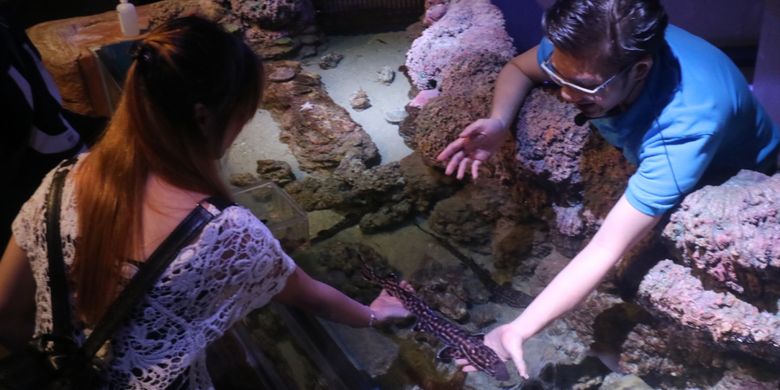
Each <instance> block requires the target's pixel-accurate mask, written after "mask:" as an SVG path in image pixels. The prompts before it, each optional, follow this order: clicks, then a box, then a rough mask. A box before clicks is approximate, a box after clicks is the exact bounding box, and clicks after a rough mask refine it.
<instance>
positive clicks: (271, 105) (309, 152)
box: [263, 65, 379, 173]
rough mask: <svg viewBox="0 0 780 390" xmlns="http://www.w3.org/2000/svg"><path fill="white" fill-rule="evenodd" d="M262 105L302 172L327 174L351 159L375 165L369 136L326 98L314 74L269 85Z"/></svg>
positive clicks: (374, 149) (375, 148) (317, 77)
mask: <svg viewBox="0 0 780 390" xmlns="http://www.w3.org/2000/svg"><path fill="white" fill-rule="evenodd" d="M286 66H287V65H286ZM263 105H264V107H265V108H267V109H268V110H270V111H271V115H272V116H273V117H274V119H276V120H277V121H278V122H279V124H280V126H281V129H282V131H281V134H280V137H279V138H280V139H281V140H282V142H285V143H287V144H288V145H289V147H290V151H291V152H292V154H293V155H294V156H295V157H296V159H297V160H298V162H299V166H300V169H301V170H303V171H305V172H309V173H314V172H329V171H332V170H334V169H335V168H336V167H337V166H338V165H339V164H341V162H342V161H344V160H351V159H357V160H359V161H361V162H362V163H363V164H365V165H366V166H368V167H370V166H373V165H374V164H376V163H377V162H379V151H378V150H377V147H376V145H375V144H374V143H373V141H371V137H369V136H368V134H367V133H366V132H365V131H364V130H363V128H362V127H360V125H358V124H357V123H355V121H354V120H352V118H351V117H350V115H349V113H348V112H347V110H346V109H344V108H343V107H341V106H339V105H338V104H336V103H335V102H334V101H333V99H331V98H330V96H328V94H327V92H326V91H325V90H324V88H323V86H322V82H321V79H320V77H319V75H317V74H314V73H310V72H306V71H301V72H300V73H298V74H297V76H296V77H295V78H294V79H292V80H290V81H288V82H285V83H270V84H269V85H268V86H267V88H266V91H265V93H264V94H263Z"/></svg>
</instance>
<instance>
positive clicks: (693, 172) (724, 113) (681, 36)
mask: <svg viewBox="0 0 780 390" xmlns="http://www.w3.org/2000/svg"><path fill="white" fill-rule="evenodd" d="M666 43H667V45H666V46H665V47H664V48H663V49H662V50H660V52H659V53H658V54H656V56H655V57H654V63H653V67H652V69H651V70H650V74H649V75H648V79H647V81H646V82H645V85H644V88H643V90H642V92H641V93H640V95H639V96H638V97H637V99H636V100H635V101H634V102H633V103H632V104H631V106H630V107H629V108H628V110H626V111H624V112H622V113H620V114H618V115H614V116H608V117H602V118H595V119H591V120H590V123H592V124H593V125H594V126H596V128H597V129H598V130H599V132H600V133H601V134H602V135H603V136H604V138H605V139H606V140H607V141H608V142H609V143H611V144H612V145H615V146H617V147H619V148H621V149H622V150H623V154H624V155H625V157H626V159H628V161H629V162H631V163H633V164H636V165H638V167H637V170H636V172H635V173H634V174H633V175H632V176H631V178H630V179H629V181H628V187H627V188H626V192H625V195H626V198H627V199H628V201H629V203H631V205H632V206H633V207H634V208H636V209H637V210H639V211H640V212H642V213H644V214H647V215H652V216H658V215H661V214H664V213H665V212H666V211H668V210H669V209H671V208H672V207H674V206H675V205H677V204H678V203H679V202H680V201H681V200H682V198H683V197H684V196H685V195H686V194H688V193H689V192H691V191H692V190H693V189H695V187H696V185H697V183H698V182H699V180H700V179H701V178H702V176H704V174H705V172H734V173H736V172H737V171H738V170H739V169H751V170H759V169H760V168H761V167H762V166H766V165H767V164H769V162H770V161H771V159H774V158H776V154H777V149H778V144H780V128H778V127H777V125H775V124H774V123H772V120H771V119H770V118H769V116H768V115H767V114H766V112H765V111H764V109H763V108H762V107H761V105H760V104H759V103H758V101H757V100H756V98H755V96H754V95H753V94H752V93H751V91H750V90H749V89H748V85H747V82H746V81H745V78H744V77H743V75H742V73H741V72H740V71H739V69H737V67H736V66H735V65H734V63H733V62H731V60H730V59H729V58H728V57H727V56H726V55H725V54H723V53H722V52H721V51H720V50H718V49H717V48H715V47H714V46H712V45H711V44H709V43H708V42H707V41H705V40H703V39H701V38H699V37H697V36H695V35H692V34H690V33H688V32H686V31H684V30H682V29H680V28H678V27H675V26H669V27H668V28H667V30H666ZM552 51H553V45H552V43H551V42H550V41H549V40H548V39H547V38H544V39H542V42H541V43H540V45H539V51H538V58H537V60H538V61H539V63H540V64H541V63H542V62H543V61H544V60H546V59H547V58H549V56H550V55H552Z"/></svg>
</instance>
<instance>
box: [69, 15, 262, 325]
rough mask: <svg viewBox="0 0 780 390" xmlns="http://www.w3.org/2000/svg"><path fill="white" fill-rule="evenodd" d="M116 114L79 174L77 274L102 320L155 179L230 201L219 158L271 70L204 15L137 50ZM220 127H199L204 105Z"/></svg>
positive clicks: (179, 22) (173, 25) (84, 309)
mask: <svg viewBox="0 0 780 390" xmlns="http://www.w3.org/2000/svg"><path fill="white" fill-rule="evenodd" d="M134 57H135V60H134V61H133V63H132V64H131V66H130V69H129V71H128V74H127V78H126V80H125V83H124V90H123V94H122V97H121V99H120V102H119V104H118V107H117V109H116V112H115V113H114V115H113V117H112V119H111V122H110V124H109V126H108V129H107V130H106V132H105V134H104V135H103V137H102V138H101V140H100V141H99V142H98V143H97V144H96V145H95V146H94V148H93V149H92V151H91V152H90V153H89V155H88V156H86V157H85V158H84V161H83V162H82V164H81V166H80V167H79V169H78V172H77V177H76V180H77V184H78V185H77V187H76V199H77V212H78V216H79V222H78V227H79V232H80V236H79V237H78V239H77V242H76V254H75V260H74V263H73V269H72V272H71V278H72V282H73V284H74V285H75V291H76V297H77V298H76V302H77V307H78V311H79V314H80V315H81V317H82V318H83V319H84V320H85V321H87V323H95V322H97V321H98V320H100V318H101V317H102V315H103V314H104V313H105V310H106V309H107V308H108V306H109V305H110V304H111V302H112V301H113V300H114V299H115V297H116V295H117V293H118V286H119V280H120V277H121V275H120V265H121V262H122V261H124V259H127V258H130V257H131V256H132V255H133V253H134V252H135V251H137V249H138V248H139V246H140V245H141V244H142V237H143V236H142V235H141V233H142V226H141V225H142V210H143V201H144V199H143V194H144V188H145V184H146V181H147V178H148V176H149V174H150V173H154V174H156V175H158V176H160V177H161V178H162V179H164V180H165V181H167V182H168V183H170V184H172V185H174V186H176V187H178V188H181V189H184V190H188V191H196V192H200V193H206V194H211V195H218V196H222V197H225V198H230V194H229V192H228V190H227V188H226V187H225V184H224V183H223V181H222V179H221V178H220V176H219V169H218V161H217V160H218V158H219V157H220V155H221V153H222V152H223V150H222V149H223V148H224V145H226V143H227V142H229V141H230V140H231V139H229V137H232V136H235V134H232V135H231V134H226V133H227V131H226V130H227V127H228V126H227V124H228V123H229V122H230V121H235V120H243V122H241V123H245V122H246V121H247V120H248V119H249V118H251V116H252V115H253V114H254V112H255V110H256V108H257V105H258V103H259V99H260V93H261V86H260V80H261V79H262V77H261V74H260V73H261V68H260V63H259V60H258V59H257V57H256V55H255V54H254V53H253V52H252V51H251V50H250V49H249V48H248V47H247V46H246V44H244V42H243V41H241V39H239V38H237V37H235V36H233V35H230V34H228V33H227V32H225V31H224V30H222V28H220V27H219V25H217V24H215V23H213V22H210V21H207V20H205V19H201V18H198V17H185V18H180V19H175V20H172V21H169V22H167V23H165V24H163V25H161V26H160V27H158V28H156V29H155V30H154V31H152V32H150V33H149V34H148V35H146V36H145V37H144V38H143V39H142V40H141V41H140V42H138V43H137V44H136V47H135V49H134ZM197 104H199V105H201V106H202V107H203V108H205V109H206V111H207V112H208V113H209V114H210V116H211V118H212V121H211V122H212V123H215V124H216V125H214V126H209V127H204V126H203V125H202V123H201V124H200V125H199V123H198V120H197V119H196V115H195V107H196V105H197Z"/></svg>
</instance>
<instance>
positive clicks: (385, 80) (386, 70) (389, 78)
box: [376, 66, 395, 85]
mask: <svg viewBox="0 0 780 390" xmlns="http://www.w3.org/2000/svg"><path fill="white" fill-rule="evenodd" d="M376 73H377V81H379V82H380V83H382V84H385V85H390V84H392V83H393V80H395V71H394V70H393V68H391V67H389V66H383V67H382V69H379V70H378V71H377V72H376Z"/></svg>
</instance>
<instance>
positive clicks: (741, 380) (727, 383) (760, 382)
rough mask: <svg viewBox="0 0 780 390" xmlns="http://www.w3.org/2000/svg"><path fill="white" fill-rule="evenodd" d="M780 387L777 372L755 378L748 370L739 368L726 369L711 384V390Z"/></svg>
mask: <svg viewBox="0 0 780 390" xmlns="http://www.w3.org/2000/svg"><path fill="white" fill-rule="evenodd" d="M778 388H780V378H778V374H775V375H771V376H770V377H768V378H761V379H759V378H755V377H754V376H753V375H752V374H751V373H750V372H748V371H746V370H741V369H732V370H728V371H726V372H725V373H724V374H723V377H722V378H721V379H720V381H718V383H716V384H715V386H712V390H731V389H750V390H775V389H778Z"/></svg>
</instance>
